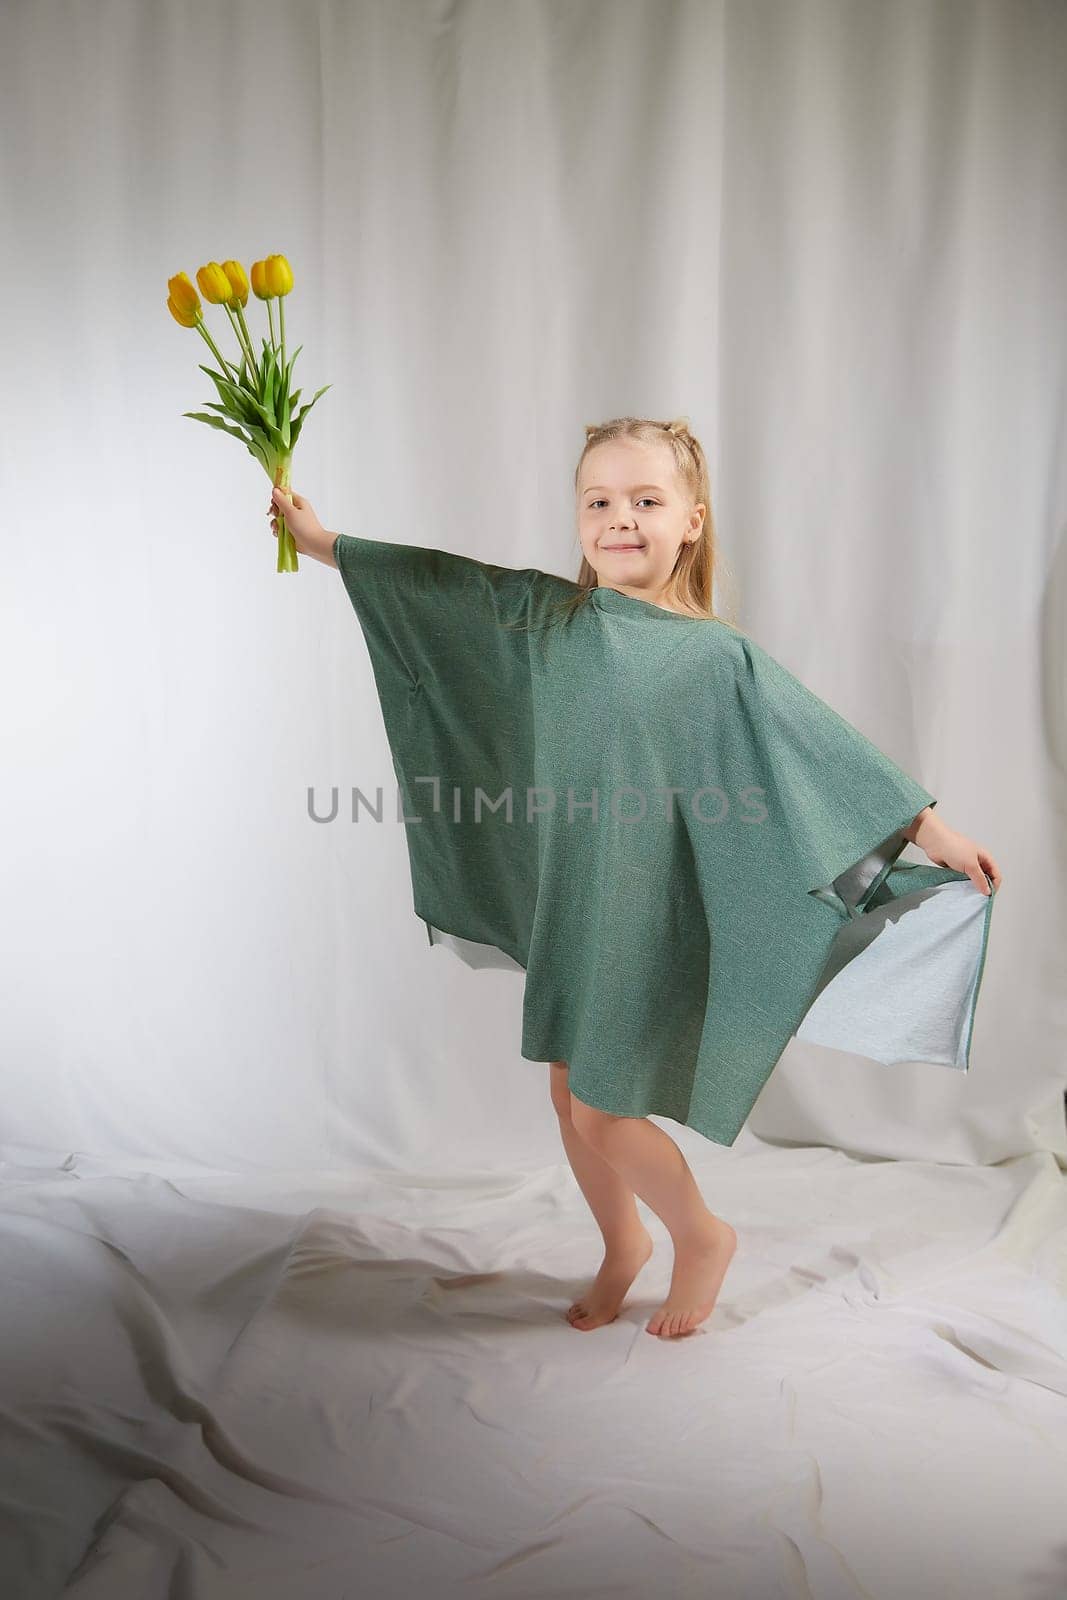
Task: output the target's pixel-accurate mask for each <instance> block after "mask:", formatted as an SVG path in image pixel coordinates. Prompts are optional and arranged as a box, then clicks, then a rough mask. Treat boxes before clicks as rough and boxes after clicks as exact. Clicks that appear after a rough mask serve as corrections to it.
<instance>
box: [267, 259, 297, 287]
mask: <svg viewBox="0 0 1067 1600" xmlns="http://www.w3.org/2000/svg"><path fill="white" fill-rule="evenodd" d="M266 281H267V287H268V288H269V290H270V292H271V294H272V295H277V296H279V297H280V296H281V295H283V294H288V293H289V292H290V290H291V289H292V287H293V269H292V267H291V266H290V265H289V263H288V261H286V259H285V257H284V256H268V257H267V260H266Z"/></svg>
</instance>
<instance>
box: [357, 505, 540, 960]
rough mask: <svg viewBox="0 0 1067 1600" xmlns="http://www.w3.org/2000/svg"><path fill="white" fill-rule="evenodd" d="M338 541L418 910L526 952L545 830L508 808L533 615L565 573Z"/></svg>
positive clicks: (516, 790)
mask: <svg viewBox="0 0 1067 1600" xmlns="http://www.w3.org/2000/svg"><path fill="white" fill-rule="evenodd" d="M333 552H334V559H335V561H336V562H337V566H338V570H339V571H340V574H341V577H342V579H343V581H344V585H345V589H346V591H347V593H348V598H349V600H350V601H351V603H352V607H353V609H354V611H355V613H356V616H357V618H358V620H359V624H360V627H361V629H362V631H363V636H364V638H365V640H366V644H367V650H368V653H369V655H370V660H371V667H372V669H373V672H374V680H375V685H376V687H377V690H378V698H379V702H380V704H381V709H382V715H383V718H384V721H385V729H386V734H387V736H388V740H389V747H390V751H391V754H392V758H393V767H394V770H395V772H396V777H397V783H398V787H399V791H400V795H401V798H402V801H403V808H404V810H403V818H404V822H405V825H406V831H407V843H408V854H409V859H410V864H411V878H412V889H413V897H414V908H415V911H416V913H417V914H418V915H419V916H420V917H422V919H423V920H424V921H425V922H426V923H427V925H428V926H433V927H436V928H438V929H440V930H442V931H444V932H446V933H451V934H455V935H456V936H457V937H459V938H465V939H470V940H473V941H476V942H478V943H482V944H493V945H496V946H497V947H498V948H499V949H501V950H503V951H505V953H506V954H507V955H509V956H511V957H512V958H513V960H517V961H519V962H520V964H524V963H525V957H526V947H527V942H528V938H529V919H530V915H531V908H532V906H533V903H534V902H535V900H536V868H537V860H536V835H535V832H534V830H533V829H531V828H529V827H524V826H521V825H513V824H512V816H515V817H516V822H518V819H519V818H521V817H522V816H523V815H524V812H525V805H526V789H527V786H528V785H530V784H532V782H533V770H534V749H535V739H534V713H533V703H532V689H531V672H530V654H529V652H530V647H531V646H530V637H531V636H530V632H529V631H528V628H527V626H526V624H528V622H529V618H530V612H531V608H532V607H534V608H535V607H536V606H537V605H538V604H539V603H540V601H541V598H542V597H543V596H544V595H545V594H547V593H548V592H549V591H550V590H551V587H552V585H553V584H554V583H558V582H559V581H560V580H558V579H554V578H553V577H552V575H551V574H547V573H542V572H540V571H538V569H536V568H529V567H527V568H514V567H503V566H498V565H496V564H495V563H492V562H484V561H477V560H474V559H473V558H472V557H469V556H460V555H454V554H452V553H451V552H450V551H447V550H437V549H432V548H428V547H426V546H421V545H406V544H392V543H388V542H386V541H383V540H378V539H363V538H359V537H357V536H355V535H351V534H338V536H337V538H336V540H335V541H334V546H333ZM508 792H510V794H511V800H510V803H508V802H505V803H502V804H501V805H500V807H499V809H497V810H492V809H490V806H491V803H494V802H497V801H498V799H499V797H500V796H501V795H502V794H505V795H506V794H507V793H508ZM479 796H481V798H480V797H479ZM386 815H387V816H388V815H391V812H390V810H389V809H388V808H387V810H386Z"/></svg>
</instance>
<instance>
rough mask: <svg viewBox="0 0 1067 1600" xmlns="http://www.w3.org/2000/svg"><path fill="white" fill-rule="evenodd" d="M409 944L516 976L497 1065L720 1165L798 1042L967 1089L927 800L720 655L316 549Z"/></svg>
mask: <svg viewBox="0 0 1067 1600" xmlns="http://www.w3.org/2000/svg"><path fill="white" fill-rule="evenodd" d="M333 551H334V558H335V560H336V562H337V566H338V568H339V570H340V573H341V577H342V579H343V581H344V585H345V589H346V591H347V593H348V596H349V599H350V600H351V603H352V606H353V608H354V610H355V613H356V616H357V618H358V620H359V623H360V626H361V628H362V632H363V635H364V638H365V640H366V644H367V649H368V653H369V656H370V661H371V666H372V669H373V673H374V680H375V684H376V687H377V691H378V697H379V700H380V704H381V708H382V714H383V717H384V720H385V728H386V733H387V736H388V740H389V746H390V750H391V753H392V758H393V767H394V770H395V773H396V778H397V784H398V788H399V798H400V801H401V803H402V805H403V816H404V820H405V827H406V835H407V844H408V854H409V860H410V865H411V882H412V889H413V900H414V909H415V912H416V914H417V915H418V916H419V917H420V918H421V919H422V920H423V921H424V922H425V924H426V928H427V934H428V939H429V942H430V944H431V945H432V944H434V943H435V942H437V943H441V942H444V943H450V944H451V945H452V947H453V949H454V950H455V952H456V953H457V954H460V955H461V956H462V957H463V959H464V960H467V961H468V963H469V964H470V965H487V964H497V965H508V966H512V967H517V968H522V969H524V970H525V974H526V976H525V989H524V997H523V1012H522V1042H521V1054H522V1055H523V1056H524V1057H525V1058H527V1059H528V1060H531V1061H557V1060H559V1061H566V1062H567V1063H568V1064H569V1067H570V1079H569V1081H570V1087H571V1091H572V1093H573V1094H574V1095H575V1096H576V1097H577V1098H578V1099H579V1100H582V1101H584V1102H586V1103H587V1104H589V1105H591V1106H596V1107H599V1108H601V1109H602V1110H605V1111H609V1112H612V1113H614V1114H615V1115H617V1116H633V1117H639V1116H646V1115H648V1114H653V1115H657V1116H663V1117H668V1118H671V1119H672V1120H674V1121H676V1122H679V1123H682V1124H684V1125H685V1126H688V1127H691V1128H694V1129H696V1130H697V1131H698V1132H699V1133H701V1134H703V1135H704V1136H705V1137H706V1138H708V1139H710V1140H713V1141H714V1142H715V1143H717V1144H722V1145H731V1144H733V1142H734V1140H735V1139H736V1138H737V1135H738V1133H739V1132H740V1130H741V1128H742V1126H743V1125H744V1122H745V1119H746V1118H747V1116H748V1114H749V1112H750V1111H751V1109H752V1106H753V1104H754V1103H755V1101H756V1099H757V1097H758V1095H759V1092H760V1090H761V1089H762V1087H763V1085H764V1084H765V1082H766V1081H767V1079H768V1077H769V1076H770V1074H771V1072H772V1071H773V1070H774V1067H775V1065H776V1064H777V1062H778V1060H779V1058H780V1056H781V1054H782V1052H783V1050H784V1049H785V1046H786V1044H787V1043H788V1042H789V1040H790V1039H791V1038H792V1037H793V1036H794V1035H796V1036H797V1037H798V1038H800V1039H807V1040H809V1041H811V1042H813V1043H816V1044H821V1045H825V1046H829V1047H830V1048H832V1049H837V1050H846V1051H849V1052H851V1053H853V1054H857V1055H860V1056H865V1057H867V1058H868V1059H871V1060H874V1061H880V1062H886V1063H888V1062H893V1061H929V1062H933V1063H939V1064H943V1065H946V1066H950V1067H955V1068H957V1069H959V1070H963V1071H966V1070H967V1067H968V1065H969V1051H970V1040H971V1032H972V1027H973V1021H974V1009H975V1004H976V1001H977V996H978V990H979V985H980V982H981V976H982V968H983V966H984V961H985V950H986V942H987V938H988V931H989V920H990V914H991V910H992V903H993V895H992V894H990V895H989V896H985V895H983V894H982V893H981V892H980V891H979V890H978V889H977V888H976V887H975V886H974V884H973V883H971V881H970V880H969V878H968V877H967V875H966V874H965V873H962V872H956V871H953V870H952V869H950V868H945V867H934V866H928V865H925V864H911V863H904V862H897V859H896V858H897V857H898V856H899V854H900V852H901V851H902V849H903V848H904V845H905V843H906V840H905V838H904V829H905V828H906V827H907V826H908V824H909V823H910V822H911V821H912V819H913V818H914V817H915V816H916V815H917V814H918V812H919V811H921V810H922V809H923V807H924V806H927V805H931V806H932V805H935V804H936V800H935V798H934V796H933V795H932V794H930V793H929V792H928V791H927V790H926V789H924V788H923V787H922V786H921V785H920V784H918V783H916V782H915V781H914V779H912V778H910V777H908V776H907V774H906V773H904V772H903V771H901V769H900V768H899V767H897V766H896V765H895V764H894V763H893V762H892V761H891V760H890V759H889V758H888V757H887V756H886V755H884V754H883V753H882V752H881V751H880V750H879V749H877V747H876V746H875V745H874V744H872V743H871V741H870V740H869V739H867V738H866V737H865V736H864V735H863V734H862V733H860V732H859V731H858V730H857V729H856V728H854V727H853V726H852V725H851V724H850V723H848V722H847V721H846V720H845V719H844V718H842V717H841V716H839V715H838V714H837V712H835V711H834V710H832V709H831V707H829V706H828V705H827V704H826V703H825V702H824V701H822V700H820V699H819V698H818V696H816V695H815V694H813V693H812V692H811V691H810V690H808V689H807V688H805V686H804V685H803V684H802V683H801V682H800V681H799V679H797V678H795V677H794V676H793V675H792V674H791V673H790V672H788V671H787V670H786V669H785V668H784V667H783V666H781V665H780V664H779V663H778V662H776V661H775V660H774V659H773V658H772V657H771V656H770V655H768V654H767V652H766V651H765V650H763V649H762V648H761V647H760V646H759V645H758V644H756V643H755V641H754V640H752V639H751V638H749V637H748V636H747V635H746V634H745V633H744V632H743V631H740V630H735V629H733V628H731V627H730V626H729V625H728V624H726V623H723V622H720V621H717V620H704V619H701V618H695V617H685V616H681V615H679V614H677V613H675V612H672V611H668V610H665V609H663V608H662V607H660V606H657V605H655V604H653V603H652V602H650V601H645V600H637V599H634V598H632V597H631V596H629V595H624V594H621V593H620V592H619V591H618V590H615V589H611V588H607V587H598V588H594V589H592V590H590V591H589V593H588V594H587V595H586V597H585V598H584V600H583V601H582V602H581V605H580V607H579V609H578V610H577V612H576V613H575V614H574V615H573V616H571V617H570V618H569V619H568V620H564V619H563V615H562V613H561V610H560V604H561V602H566V601H568V600H571V599H572V598H574V597H575V596H577V594H578V592H579V589H578V585H577V584H575V583H573V582H571V581H569V580H568V579H566V578H561V577H557V576H555V575H554V574H552V573H548V572H542V571H539V570H538V569H536V568H532V567H525V568H511V567H502V566H497V565H494V564H493V563H490V562H484V561H477V560H474V559H472V558H471V557H467V556H459V555H454V554H452V553H450V552H448V551H445V550H437V549H432V548H427V547H424V546H418V545H406V544H393V543H387V542H385V541H381V540H376V539H363V538H359V537H356V536H354V535H349V534H339V535H338V536H337V538H336V540H335V542H334V546H333Z"/></svg>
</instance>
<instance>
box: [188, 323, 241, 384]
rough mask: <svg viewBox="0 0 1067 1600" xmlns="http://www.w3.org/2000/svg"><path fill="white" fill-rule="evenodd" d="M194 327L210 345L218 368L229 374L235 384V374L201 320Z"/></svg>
mask: <svg viewBox="0 0 1067 1600" xmlns="http://www.w3.org/2000/svg"><path fill="white" fill-rule="evenodd" d="M196 326H197V327H198V328H199V329H200V332H201V333H202V334H203V336H204V338H205V339H206V340H207V342H208V344H209V345H210V347H211V350H212V353H213V354H214V357H215V360H216V361H217V362H218V364H219V366H220V367H221V368H222V369H223V371H224V372H228V373H229V374H230V377H231V378H232V379H233V381H234V383H236V382H237V374H236V372H234V370H233V368H232V367H231V366H230V364H229V362H228V361H227V360H226V358H225V356H224V355H223V353H222V351H221V350H220V349H219V347H218V345H217V344H216V343H215V341H214V339H213V338H212V337H211V335H210V333H208V331H207V329H206V328H205V327H204V321H203V318H201V319H200V321H199V322H198V323H197V325H196Z"/></svg>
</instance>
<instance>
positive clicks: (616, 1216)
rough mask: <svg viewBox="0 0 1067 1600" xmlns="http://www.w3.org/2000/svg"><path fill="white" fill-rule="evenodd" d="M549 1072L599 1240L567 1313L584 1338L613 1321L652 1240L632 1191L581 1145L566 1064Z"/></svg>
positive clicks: (590, 1149) (565, 1141)
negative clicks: (595, 1264) (589, 1275)
mask: <svg viewBox="0 0 1067 1600" xmlns="http://www.w3.org/2000/svg"><path fill="white" fill-rule="evenodd" d="M549 1073H550V1081H551V1086H552V1103H553V1105H554V1106H555V1108H556V1112H557V1115H558V1117H559V1131H560V1135H561V1137H562V1139H563V1147H564V1149H565V1150H566V1152H567V1159H568V1161H569V1162H570V1164H571V1169H572V1171H573V1172H574V1176H575V1178H576V1179H577V1180H578V1187H579V1189H581V1191H582V1193H583V1195H584V1196H585V1198H586V1200H587V1201H588V1203H589V1209H590V1211H591V1212H592V1213H593V1216H594V1217H595V1218H596V1222H597V1226H598V1227H599V1229H600V1232H601V1233H602V1235H603V1237H604V1261H603V1264H602V1265H601V1268H600V1271H599V1272H598V1273H597V1276H596V1278H595V1280H594V1282H593V1284H592V1285H591V1287H590V1288H589V1289H588V1291H587V1292H586V1293H585V1294H584V1295H582V1297H581V1298H580V1299H579V1300H576V1301H575V1302H574V1304H573V1305H572V1306H571V1308H570V1310H569V1311H568V1312H567V1321H568V1322H569V1323H570V1325H571V1327H572V1328H578V1329H579V1330H580V1331H581V1332H582V1333H588V1332H590V1330H591V1329H593V1328H599V1327H602V1326H603V1324H604V1323H606V1322H614V1320H615V1318H616V1317H617V1316H618V1313H619V1308H620V1306H621V1305H622V1302H623V1300H624V1299H625V1298H626V1291H627V1290H628V1289H629V1287H630V1285H631V1284H632V1283H633V1281H634V1279H635V1278H636V1277H637V1274H638V1273H639V1272H640V1270H641V1268H642V1267H643V1266H644V1265H645V1262H646V1261H647V1260H648V1258H649V1256H650V1255H651V1254H652V1249H653V1244H652V1235H651V1234H650V1233H649V1231H648V1229H647V1228H646V1227H645V1225H644V1223H643V1222H642V1221H641V1218H640V1215H639V1214H638V1210H637V1202H636V1200H635V1199H634V1192H633V1190H632V1189H631V1188H630V1187H629V1185H628V1184H626V1183H625V1182H624V1181H623V1179H622V1178H621V1177H620V1176H619V1174H618V1173H617V1172H616V1171H615V1169H614V1167H612V1166H609V1164H608V1163H607V1162H606V1161H605V1160H604V1159H603V1158H602V1157H601V1156H599V1155H598V1154H597V1152H596V1151H595V1150H594V1149H593V1147H592V1145H590V1144H587V1143H586V1141H585V1140H584V1139H583V1138H582V1136H581V1134H580V1133H579V1132H578V1130H577V1128H576V1127H575V1126H574V1123H573V1121H572V1120H571V1094H570V1087H569V1083H568V1076H569V1074H568V1070H567V1063H566V1062H565V1061H553V1062H551V1063H550V1066H549Z"/></svg>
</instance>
